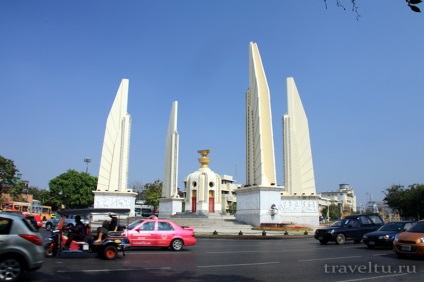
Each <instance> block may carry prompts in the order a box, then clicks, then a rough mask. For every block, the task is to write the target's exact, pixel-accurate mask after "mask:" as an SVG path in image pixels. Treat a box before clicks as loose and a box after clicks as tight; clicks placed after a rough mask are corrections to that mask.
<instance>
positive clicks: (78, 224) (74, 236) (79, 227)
mask: <svg viewBox="0 0 424 282" xmlns="http://www.w3.org/2000/svg"><path fill="white" fill-rule="evenodd" d="M70 230H71V232H70V233H69V234H68V240H66V243H65V247H64V249H65V250H69V246H71V243H72V241H82V240H84V238H85V226H84V223H82V221H81V216H79V215H77V216H75V226H73V227H72V228H70Z"/></svg>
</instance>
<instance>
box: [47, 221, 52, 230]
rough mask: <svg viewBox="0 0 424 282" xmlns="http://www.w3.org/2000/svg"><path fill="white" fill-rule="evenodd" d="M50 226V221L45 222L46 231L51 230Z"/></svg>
mask: <svg viewBox="0 0 424 282" xmlns="http://www.w3.org/2000/svg"><path fill="white" fill-rule="evenodd" d="M52 228H53V225H52V223H51V222H47V223H46V229H47V230H48V231H51V230H52Z"/></svg>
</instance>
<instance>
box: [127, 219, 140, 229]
mask: <svg viewBox="0 0 424 282" xmlns="http://www.w3.org/2000/svg"><path fill="white" fill-rule="evenodd" d="M143 221H144V219H139V220H136V221H134V222H133V223H131V224H130V225H128V226H127V229H128V230H133V229H134V228H135V227H136V226H137V225H139V224H140V223H142V222H143Z"/></svg>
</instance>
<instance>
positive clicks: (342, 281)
mask: <svg viewBox="0 0 424 282" xmlns="http://www.w3.org/2000/svg"><path fill="white" fill-rule="evenodd" d="M407 274H408V273H399V274H389V275H381V276H374V277H367V278H358V279H350V280H340V281H337V282H353V281H364V280H374V279H386V278H388V277H396V276H401V275H407Z"/></svg>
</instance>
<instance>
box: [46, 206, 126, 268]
mask: <svg viewBox="0 0 424 282" xmlns="http://www.w3.org/2000/svg"><path fill="white" fill-rule="evenodd" d="M105 211H107V212H108V213H113V214H122V213H126V214H128V213H129V211H130V210H129V209H96V208H91V209H79V210H63V211H59V212H58V213H60V214H61V215H62V219H61V222H60V223H59V224H58V226H57V228H56V229H53V230H51V235H50V236H49V237H48V238H47V240H48V241H49V242H48V243H47V244H45V245H44V251H45V256H46V257H47V258H51V257H54V256H57V255H61V254H66V253H97V254H98V255H99V257H100V258H104V259H107V260H113V259H115V258H116V257H117V256H118V251H122V255H123V256H125V249H126V248H129V247H130V242H129V240H128V238H127V237H125V236H122V235H121V232H109V233H108V234H107V236H106V238H104V239H103V240H102V241H101V242H100V243H95V238H94V237H93V236H92V235H91V229H90V226H86V237H85V238H84V240H83V241H72V242H71V245H70V246H69V249H64V248H63V247H64V246H65V243H66V241H67V239H68V237H67V236H66V233H67V230H66V228H64V227H63V222H64V220H65V218H66V215H70V214H80V215H82V214H90V215H93V214H100V213H102V212H103V213H104V212H105Z"/></svg>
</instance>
